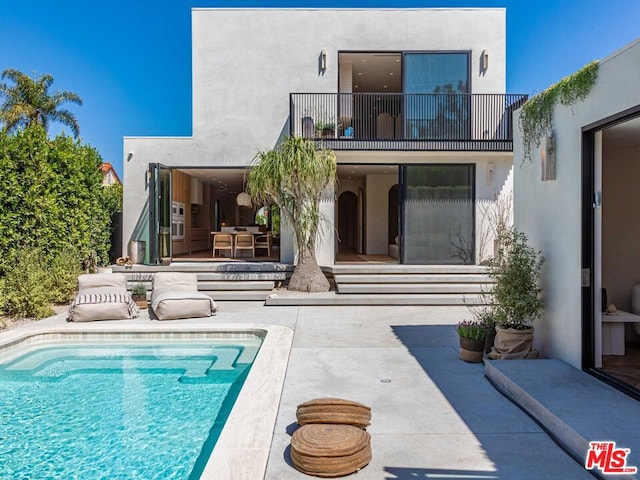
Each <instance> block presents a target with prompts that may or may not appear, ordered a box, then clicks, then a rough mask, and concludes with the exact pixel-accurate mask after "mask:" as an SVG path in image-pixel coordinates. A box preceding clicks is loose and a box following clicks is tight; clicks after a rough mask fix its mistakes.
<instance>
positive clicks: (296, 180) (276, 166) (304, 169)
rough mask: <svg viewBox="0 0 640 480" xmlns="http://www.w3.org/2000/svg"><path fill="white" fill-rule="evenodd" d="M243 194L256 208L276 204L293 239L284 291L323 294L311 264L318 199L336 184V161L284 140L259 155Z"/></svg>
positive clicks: (323, 283)
mask: <svg viewBox="0 0 640 480" xmlns="http://www.w3.org/2000/svg"><path fill="white" fill-rule="evenodd" d="M255 161H256V165H255V166H254V168H252V169H251V172H249V177H248V180H247V188H248V190H249V194H250V195H251V197H252V199H254V201H255V202H257V203H276V204H277V205H278V206H279V207H280V211H281V212H283V214H284V216H285V217H286V218H287V219H288V220H289V223H290V224H291V226H292V228H293V231H294V233H295V237H296V245H297V247H298V264H297V265H296V268H295V270H294V272H293V275H292V276H291V280H290V281H289V289H290V290H297V291H302V292H325V291H327V290H329V282H328V281H327V279H326V278H325V276H324V274H323V273H322V270H320V267H319V266H318V262H317V261H316V253H315V246H316V239H317V237H318V233H319V230H320V227H321V223H322V221H323V216H322V212H321V211H320V199H321V198H322V194H323V193H324V191H325V190H326V189H327V187H328V186H329V185H332V184H333V182H334V181H335V179H336V156H335V154H334V153H333V152H332V151H331V150H324V149H320V148H319V147H318V146H317V144H316V143H315V142H313V141H311V140H306V139H304V138H301V137H289V138H287V139H286V140H285V141H284V142H282V143H281V144H280V145H278V146H277V147H276V148H275V149H274V150H268V151H265V152H259V153H258V154H257V155H256V157H255Z"/></svg>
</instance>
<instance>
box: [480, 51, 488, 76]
mask: <svg viewBox="0 0 640 480" xmlns="http://www.w3.org/2000/svg"><path fill="white" fill-rule="evenodd" d="M488 68H489V52H488V51H487V49H486V48H485V49H484V50H482V54H481V55H480V69H481V70H482V71H483V72H484V71H485V70H487V69H488Z"/></svg>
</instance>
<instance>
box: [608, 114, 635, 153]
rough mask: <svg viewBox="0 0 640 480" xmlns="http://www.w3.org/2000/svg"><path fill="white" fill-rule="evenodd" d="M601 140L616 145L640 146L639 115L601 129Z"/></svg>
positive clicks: (626, 146) (625, 146)
mask: <svg viewBox="0 0 640 480" xmlns="http://www.w3.org/2000/svg"><path fill="white" fill-rule="evenodd" d="M602 135H603V137H604V138H603V141H604V142H606V143H607V144H611V143H615V144H616V146H618V147H624V148H633V147H638V148H640V117H636V118H633V119H631V120H627V121H626V122H622V123H619V124H617V125H614V126H613V127H609V128H605V129H604V130H603V131H602Z"/></svg>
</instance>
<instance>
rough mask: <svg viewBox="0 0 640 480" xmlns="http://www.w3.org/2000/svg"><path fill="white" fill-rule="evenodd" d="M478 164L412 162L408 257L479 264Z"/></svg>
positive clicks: (407, 195) (407, 186)
mask: <svg viewBox="0 0 640 480" xmlns="http://www.w3.org/2000/svg"><path fill="white" fill-rule="evenodd" d="M474 177H475V174H474V166H473V165H406V166H405V175H404V182H405V195H404V205H403V207H404V208H403V210H404V222H403V242H404V243H403V246H404V263H416V264H447V263H452V264H456V263H457V264H473V263H474V262H475V241H474V231H475V229H474V225H475V223H474V208H475V207H474V203H475V193H474Z"/></svg>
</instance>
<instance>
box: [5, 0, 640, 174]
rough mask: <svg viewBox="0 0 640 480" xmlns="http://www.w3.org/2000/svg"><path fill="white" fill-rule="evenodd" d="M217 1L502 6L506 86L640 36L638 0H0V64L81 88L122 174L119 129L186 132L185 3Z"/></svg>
mask: <svg viewBox="0 0 640 480" xmlns="http://www.w3.org/2000/svg"><path fill="white" fill-rule="evenodd" d="M224 6H227V7H229V6H230V7H394V8H400V7H506V9H507V93H528V94H532V93H536V92H539V91H541V90H543V89H544V88H546V87H547V86H548V85H550V84H552V83H555V82H556V81H558V80H559V79H561V78H562V77H564V76H566V75H568V74H570V73H572V72H573V71H575V70H577V69H579V68H580V67H582V66H583V65H584V64H586V63H588V62H589V61H591V60H594V59H598V58H603V57H605V56H607V55H608V54H609V53H612V52H613V51H615V50H617V49H619V48H620V47H622V46H624V45H625V44H627V43H629V42H631V41H632V40H634V39H636V38H637V37H638V36H640V24H639V23H638V19H639V18H640V0H607V1H606V2H603V1H602V0H599V1H596V0H579V1H578V0H539V1H529V0H511V1H502V2H500V1H479V0H477V1H473V0H467V1H444V0H442V1H416V0H407V1H396V2H393V1H379V0H370V1H360V2H356V1H335V0H324V1H317V0H316V1H302V0H300V1H297V2H293V1H285V0H280V1H270V2H264V1H262V2H258V1H251V2H249V1H242V2H240V1H235V2H234V1H226V2H224V3H222V2H215V1H206V0H203V1H201V2H198V3H195V2H191V1H186V0H181V1H178V0H164V1H157V0H156V1H150V0H130V1H122V0H113V1H110V2H92V1H87V0H60V1H51V0H30V1H28V2H27V1H10V0H3V1H1V3H0V70H4V69H5V68H17V69H19V70H22V71H23V72H25V73H29V74H32V73H33V72H37V73H39V74H41V73H50V74H52V75H53V76H54V78H55V82H54V85H53V90H58V89H60V90H70V91H73V92H76V93H77V94H79V95H80V96H81V97H82V98H83V100H84V106H82V107H77V106H75V105H70V106H69V108H70V109H71V110H72V111H73V112H74V113H75V114H76V116H77V118H78V121H79V123H80V136H81V137H82V139H83V140H84V141H85V142H87V143H89V144H91V145H93V146H94V147H96V148H97V149H98V150H99V151H100V153H101V154H102V157H103V158H104V160H105V161H108V162H111V163H113V164H114V166H115V168H116V170H117V172H118V174H121V173H122V137H123V136H128V135H131V136H136V135H152V136H155V135H160V136H161V135H190V134H191V8H192V7H224ZM238 34H239V35H240V34H242V33H241V30H240V26H239V32H238ZM425 48H428V45H427V46H425ZM56 130H57V129H56V127H52V129H51V132H52V133H56Z"/></svg>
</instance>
